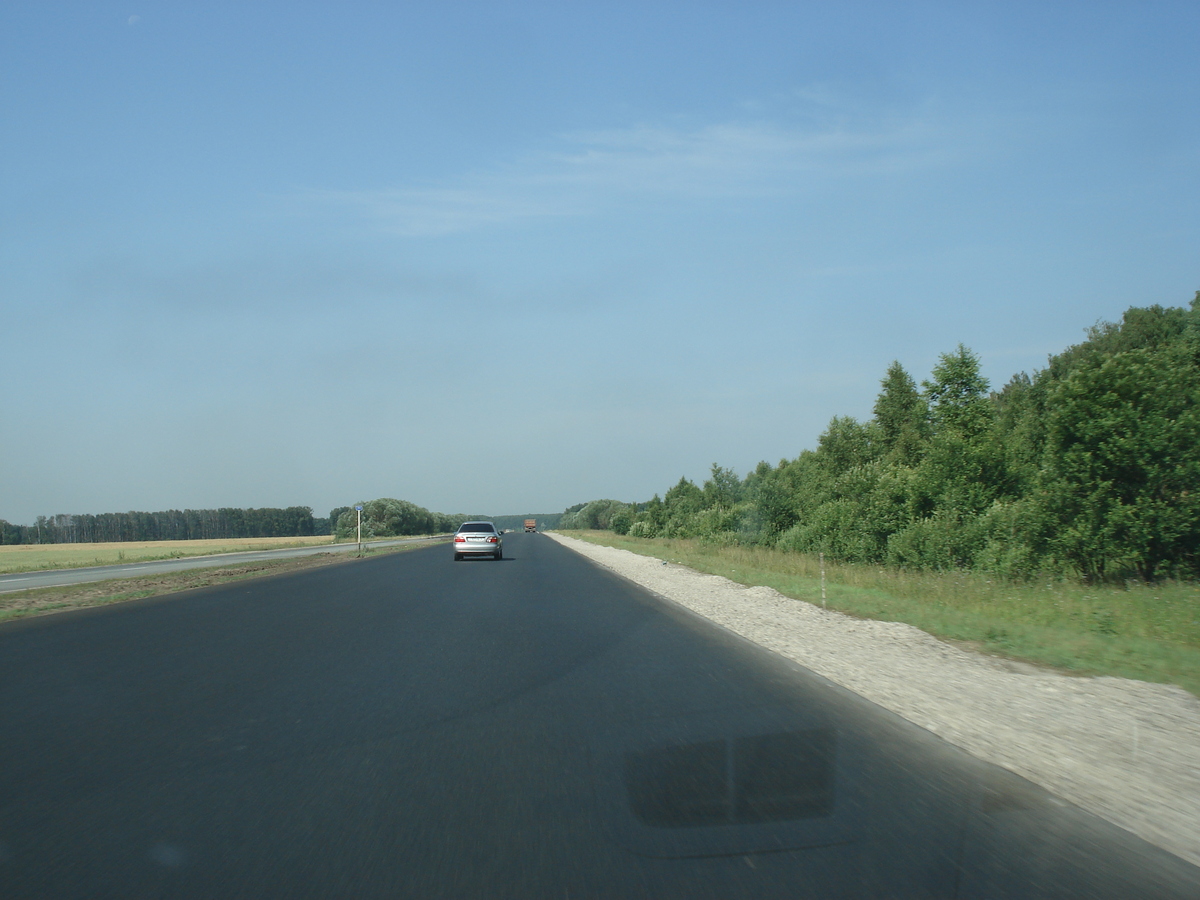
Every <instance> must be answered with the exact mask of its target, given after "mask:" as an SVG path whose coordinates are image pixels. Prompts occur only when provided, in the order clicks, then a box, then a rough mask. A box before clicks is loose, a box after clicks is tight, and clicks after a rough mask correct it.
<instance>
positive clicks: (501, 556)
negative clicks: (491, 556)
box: [496, 550, 504, 559]
mask: <svg viewBox="0 0 1200 900" xmlns="http://www.w3.org/2000/svg"><path fill="white" fill-rule="evenodd" d="M496 559H504V551H503V550H497V551H496Z"/></svg>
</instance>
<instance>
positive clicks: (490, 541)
mask: <svg viewBox="0 0 1200 900" xmlns="http://www.w3.org/2000/svg"><path fill="white" fill-rule="evenodd" d="M499 540H500V538H498V537H490V538H488V543H489V544H494V543H496V542H497V541H499Z"/></svg>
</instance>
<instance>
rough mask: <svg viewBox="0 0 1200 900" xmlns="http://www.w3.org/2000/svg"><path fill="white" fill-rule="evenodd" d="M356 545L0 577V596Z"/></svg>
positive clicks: (383, 544)
mask: <svg viewBox="0 0 1200 900" xmlns="http://www.w3.org/2000/svg"><path fill="white" fill-rule="evenodd" d="M437 540H441V538H399V539H396V540H387V541H369V542H367V541H364V542H363V544H364V546H366V547H395V546H397V545H399V544H415V543H416V544H419V543H427V542H430V541H437ZM357 547H358V545H357V544H319V545H317V546H315V547H286V548H284V549H282V550H242V551H239V552H237V553H218V554H214V555H213V556H188V557H185V558H183V559H156V560H151V561H149V562H131V563H117V564H116V565H111V566H85V567H83V568H79V569H48V570H46V571H44V572H16V573H13V574H10V575H0V594H4V593H8V592H10V591H27V590H29V589H31V588H43V587H62V586H64V585H68V584H90V583H92V582H94V581H111V580H112V579H114V578H134V577H136V576H138V575H161V574H163V573H164V572H181V571H183V570H185V569H207V568H211V567H213V566H224V565H230V564H237V563H247V562H260V561H262V560H267V559H287V558H288V557H292V556H314V555H316V554H318V553H349V552H350V551H352V550H355V549H357Z"/></svg>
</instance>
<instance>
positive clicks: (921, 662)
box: [549, 534, 1200, 865]
mask: <svg viewBox="0 0 1200 900" xmlns="http://www.w3.org/2000/svg"><path fill="white" fill-rule="evenodd" d="M549 537H551V538H553V539H554V540H556V541H558V542H559V543H561V544H564V545H566V546H568V547H570V548H571V549H573V550H575V551H577V552H579V553H581V554H583V555H584V556H587V557H588V558H589V559H592V560H593V561H595V562H596V563H598V564H600V565H602V566H604V567H606V568H609V569H611V570H613V571H614V572H617V573H618V574H620V575H622V576H624V577H625V578H628V579H629V580H631V581H633V582H635V583H637V584H640V585H641V586H643V587H645V588H647V589H648V590H651V591H654V592H655V593H656V594H659V595H660V596H662V597H665V598H666V599H667V600H670V601H672V602H674V603H678V604H679V605H680V606H684V607H686V608H687V609H690V610H692V611H693V612H696V613H699V614H700V615H702V616H704V617H705V618H707V619H710V620H711V621H713V622H716V623H717V624H719V625H722V626H724V627H725V628H728V629H730V630H731V631H734V632H737V633H738V634H740V635H742V636H743V637H745V638H748V639H749V640H751V641H754V642H755V643H757V644H760V645H761V646H763V647H766V648H768V649H770V650H772V651H774V652H776V653H779V654H780V655H782V656H785V657H787V658H788V659H792V660H794V661H795V662H797V663H799V664H800V665H802V666H804V667H805V668H808V669H811V670H812V671H814V672H817V673H819V674H821V675H823V676H825V677H826V678H828V679H830V680H831V681H834V682H837V683H838V684H840V685H843V686H844V687H847V688H849V689H850V690H853V691H855V692H856V693H858V694H861V695H862V696H863V697H866V698H867V699H868V700H871V701H873V702H875V703H877V704H879V705H880V706H883V707H885V708H886V709H890V710H892V711H893V712H895V713H898V714H899V715H901V716H903V717H904V718H906V719H908V720H909V721H910V722H913V723H914V724H916V725H919V726H921V727H923V728H926V729H928V730H929V731H932V732H933V733H935V734H937V735H939V736H941V737H943V738H945V739H946V740H948V741H950V742H951V743H953V744H956V745H957V746H959V747H962V748H963V749H964V750H967V751H968V752H970V753H972V754H973V755H975V756H976V757H978V758H980V759H983V760H986V761H988V762H991V763H995V764H997V765H1000V766H1003V767H1004V768H1006V769H1009V770H1010V771H1013V772H1016V773H1017V774H1018V775H1021V776H1023V777H1025V778H1028V779H1029V780H1030V781H1033V782H1035V783H1037V784H1040V785H1042V786H1043V787H1044V788H1046V789H1047V790H1048V791H1050V792H1051V793H1053V794H1056V795H1057V796H1059V797H1062V798H1063V799H1066V800H1070V801H1071V802H1073V803H1076V804H1078V805H1079V806H1081V807H1083V808H1084V809H1087V810H1089V811H1091V812H1093V813H1095V814H1096V815H1099V816H1102V817H1103V818H1105V819H1107V820H1108V821H1110V822H1112V823H1114V824H1116V825H1119V826H1121V827H1122V828H1125V829H1127V830H1129V831H1131V832H1133V833H1134V834H1136V835H1138V836H1139V837H1141V838H1143V839H1144V840H1147V841H1149V842H1151V843H1153V844H1156V845H1157V846H1159V847H1162V848H1163V849H1165V850H1168V851H1170V852H1172V853H1175V854H1177V855H1179V856H1181V857H1183V858H1184V859H1186V860H1187V861H1188V862H1190V863H1192V864H1194V865H1200V700H1197V698H1196V697H1194V696H1192V695H1191V694H1189V693H1188V692H1187V691H1185V690H1184V689H1183V688H1180V687H1175V686H1174V685H1162V684H1149V683H1147V682H1142V681H1129V680H1126V679H1122V678H1110V677H1103V678H1080V677H1072V676H1068V675H1063V674H1059V673H1057V672H1053V671H1047V670H1042V669H1038V668H1036V667H1033V666H1018V665H1013V664H1011V663H1008V662H1005V661H1002V660H997V659H995V658H993V657H989V656H983V655H981V654H978V653H973V652H970V651H969V650H966V649H962V648H960V647H955V646H951V645H950V644H948V643H945V642H943V641H939V640H937V639H935V638H933V637H931V636H930V635H928V634H926V633H925V632H923V631H920V630H919V629H917V628H913V627H912V626H911V625H904V624H900V623H897V622H879V621H874V620H870V619H857V618H853V617H851V616H847V615H843V614H841V613H837V612H832V611H829V610H824V609H821V608H820V607H818V606H814V605H813V604H811V603H806V602H804V601H802V600H793V599H791V598H789V597H785V596H783V595H782V594H780V593H778V592H777V591H775V590H773V589H772V588H767V587H746V586H744V585H740V584H737V583H735V582H732V581H729V580H728V579H726V578H722V577H720V576H717V575H704V574H701V573H699V572H696V571H694V570H692V569H688V568H685V567H683V566H678V565H667V564H664V563H663V561H662V560H659V559H654V558H653V557H647V556H639V555H637V554H635V553H630V552H629V551H627V550H618V549H615V548H612V547H603V546H599V545H597V544H590V543H587V542H586V541H580V540H576V539H574V538H568V537H566V536H564V535H560V534H550V535H549Z"/></svg>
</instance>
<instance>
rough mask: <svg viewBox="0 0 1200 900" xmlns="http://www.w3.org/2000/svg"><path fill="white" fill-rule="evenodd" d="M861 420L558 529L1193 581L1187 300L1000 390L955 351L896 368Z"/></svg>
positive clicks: (1194, 439)
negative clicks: (920, 376)
mask: <svg viewBox="0 0 1200 900" xmlns="http://www.w3.org/2000/svg"><path fill="white" fill-rule="evenodd" d="M873 413H874V415H873V417H872V418H871V419H870V420H868V421H865V422H860V421H858V420H856V419H854V418H851V417H845V416H835V417H834V418H833V420H832V421H831V422H830V423H829V427H828V428H827V429H826V430H825V432H824V433H823V434H821V436H820V438H819V440H818V443H817V448H816V449H815V450H805V451H804V452H802V453H801V454H800V455H799V456H798V457H796V458H795V459H791V460H788V459H784V460H781V461H780V462H779V463H778V464H777V465H774V466H773V465H771V464H770V463H767V462H761V463H759V464H758V466H757V467H756V468H755V469H754V470H753V471H752V472H750V473H749V474H747V475H746V477H744V478H740V477H739V476H737V475H736V474H735V473H734V472H733V471H731V470H729V469H726V468H722V467H721V466H718V465H716V464H714V465H713V467H712V472H711V474H710V477H709V478H708V479H707V480H706V481H705V482H704V483H703V484H702V485H696V484H695V483H693V482H691V481H689V480H688V479H686V478H681V479H680V480H679V482H678V483H677V484H675V485H674V486H673V487H671V488H670V489H669V490H667V491H666V492H665V493H664V494H663V496H661V497H660V496H658V495H655V496H654V497H653V498H652V499H651V500H649V501H648V502H642V503H622V502H618V501H613V500H597V501H592V502H591V503H587V504H580V505H578V506H576V507H572V508H570V509H568V510H567V511H566V513H565V514H564V516H563V518H562V520H561V521H560V523H559V527H561V528H601V529H611V530H613V531H615V532H617V533H620V534H625V533H628V534H633V535H641V536H646V537H656V536H657V537H705V538H710V539H714V540H720V541H727V542H742V543H750V544H760V545H768V546H773V547H778V548H781V549H785V550H794V551H798V552H818V551H820V552H823V553H825V554H826V555H828V556H830V557H831V558H834V559H838V560H842V561H845V562H856V563H868V564H875V565H887V566H893V567H897V568H902V569H932V570H948V569H956V568H961V569H975V570H979V571H983V572H987V573H991V574H994V575H996V576H1000V577H1005V578H1013V579H1022V578H1030V577H1033V576H1036V575H1040V574H1047V573H1054V574H1061V575H1072V576H1077V577H1080V578H1082V579H1084V580H1086V581H1093V582H1094V581H1120V580H1129V579H1136V580H1140V581H1154V580H1158V579H1162V578H1195V577H1196V576H1197V575H1200V291H1198V292H1197V293H1196V297H1195V299H1193V300H1192V302H1191V304H1190V307H1189V308H1187V309H1184V308H1179V307H1171V308H1164V307H1161V306H1151V307H1146V308H1136V307H1135V308H1131V309H1129V310H1127V311H1126V312H1125V314H1124V316H1123V317H1122V319H1121V321H1120V322H1119V323H1111V322H1102V323H1100V324H1098V325H1096V326H1094V327H1093V328H1091V329H1089V330H1088V332H1087V340H1085V341H1084V342H1083V343H1080V344H1077V345H1075V346H1072V347H1069V348H1068V349H1066V350H1065V351H1063V352H1062V353H1059V354H1057V355H1055V356H1052V357H1051V358H1050V359H1049V363H1048V365H1047V366H1046V368H1044V369H1042V370H1039V371H1037V372H1035V373H1034V374H1033V375H1032V376H1029V375H1027V374H1025V373H1020V374H1018V375H1015V376H1014V377H1013V378H1012V379H1011V380H1010V381H1009V382H1008V384H1006V385H1004V387H1003V388H1002V389H1001V390H999V391H993V390H991V386H990V385H989V384H988V381H987V380H986V379H985V378H984V377H983V376H982V375H981V374H980V368H979V360H978V358H977V357H976V356H975V354H973V353H972V352H971V351H970V350H968V349H967V348H966V347H963V346H962V345H959V346H958V347H957V348H956V349H955V350H953V351H952V352H949V353H945V354H943V355H942V356H941V357H940V359H939V361H938V364H937V365H936V366H935V367H934V369H933V372H932V373H931V375H930V377H929V379H928V380H925V381H923V382H922V383H921V384H920V385H918V384H917V383H916V382H915V381H914V379H913V378H912V376H911V375H909V373H908V372H906V371H905V370H904V368H903V367H902V366H901V365H900V364H899V363H898V362H893V363H892V365H891V366H890V367H889V368H888V369H887V372H886V374H885V375H884V376H883V378H882V381H881V389H880V392H879V395H878V397H877V398H876V400H875V405H874V409H873Z"/></svg>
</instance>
